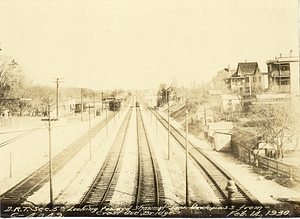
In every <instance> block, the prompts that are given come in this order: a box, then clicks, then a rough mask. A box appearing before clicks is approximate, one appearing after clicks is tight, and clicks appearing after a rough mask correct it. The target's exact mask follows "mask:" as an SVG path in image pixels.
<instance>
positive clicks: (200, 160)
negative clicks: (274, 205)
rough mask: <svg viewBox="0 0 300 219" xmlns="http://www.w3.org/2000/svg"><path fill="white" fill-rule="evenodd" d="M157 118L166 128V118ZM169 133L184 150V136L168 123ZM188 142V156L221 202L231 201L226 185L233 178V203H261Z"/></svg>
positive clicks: (159, 116)
mask: <svg viewBox="0 0 300 219" xmlns="http://www.w3.org/2000/svg"><path fill="white" fill-rule="evenodd" d="M146 107H147V108H148V109H149V110H150V111H151V112H152V113H153V114H154V115H155V116H156V113H154V110H153V109H152V108H151V107H149V106H148V105H146ZM157 116H158V120H159V121H160V123H161V124H162V125H163V126H164V127H165V128H166V129H167V128H168V122H167V120H166V119H165V118H164V117H163V116H161V115H160V114H159V113H157ZM170 134H171V135H172V136H173V137H174V139H175V140H176V141H177V142H178V143H179V145H181V146H182V147H183V149H184V150H185V137H184V135H183V134H181V133H180V131H178V130H177V129H176V128H175V127H174V126H172V125H170ZM188 143H189V156H190V157H191V158H192V159H193V160H194V161H195V162H196V163H197V164H198V166H199V167H200V169H201V173H202V175H203V176H204V177H205V179H206V180H207V182H208V183H209V184H210V185H211V187H212V189H213V190H214V192H215V194H216V195H217V196H218V197H219V199H220V201H221V203H223V204H228V203H231V201H230V200H229V197H228V192H227V191H226V186H227V183H228V181H229V180H233V181H234V182H235V184H236V187H237V191H236V192H235V199H234V203H236V204H251V205H261V203H260V202H259V201H258V200H257V199H256V198H255V197H254V196H253V195H252V194H251V193H250V192H249V191H248V190H247V189H246V188H245V187H244V186H243V185H242V184H241V183H240V182H239V181H238V180H237V179H235V178H234V177H233V176H232V175H231V174H230V173H229V172H228V171H226V170H225V169H223V168H222V167H221V166H220V165H218V164H217V163H216V162H215V161H214V160H213V159H212V158H210V157H209V156H208V155H207V154H205V153H204V152H203V151H202V150H201V149H200V148H198V147H196V146H195V145H194V144H192V143H191V142H190V141H189V142H188Z"/></svg>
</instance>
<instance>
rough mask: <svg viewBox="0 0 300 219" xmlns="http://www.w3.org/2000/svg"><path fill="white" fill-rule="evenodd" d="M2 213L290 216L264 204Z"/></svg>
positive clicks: (59, 208) (14, 214)
mask: <svg viewBox="0 0 300 219" xmlns="http://www.w3.org/2000/svg"><path fill="white" fill-rule="evenodd" d="M3 212H4V213H5V214H8V215H10V217H63V216H71V215H78V216H84V215H87V216H95V215H96V216H157V217H167V216H176V215H181V214H183V213H184V214H191V215H207V216H213V215H217V214H219V215H222V216H226V217H284V216H286V217H289V216H291V213H290V210H268V207H267V208H266V207H263V206H247V205H242V206H235V205H232V206H210V205H206V206H200V205H198V204H193V205H192V206H191V207H183V206H167V205H165V206H161V207H147V206H143V205H141V206H137V207H122V208H112V207H106V206H104V207H102V208H98V207H95V206H91V205H85V206H83V207H76V206H70V207H66V206H55V207H53V208H49V207H27V206H22V207H15V206H14V207H13V206H8V207H7V208H6V209H4V210H3Z"/></svg>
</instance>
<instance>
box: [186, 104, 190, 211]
mask: <svg viewBox="0 0 300 219" xmlns="http://www.w3.org/2000/svg"><path fill="white" fill-rule="evenodd" d="M188 114H189V112H188V110H186V111H185V127H186V128H185V129H186V130H185V131H186V136H185V152H186V153H185V160H186V161H185V162H186V163H185V179H186V180H185V182H186V184H185V196H186V197H185V198H186V199H185V200H186V207H189V181H188V154H189V148H188V143H189V141H188V132H189V122H188Z"/></svg>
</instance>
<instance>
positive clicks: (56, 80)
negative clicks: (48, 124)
mask: <svg viewBox="0 0 300 219" xmlns="http://www.w3.org/2000/svg"><path fill="white" fill-rule="evenodd" d="M53 79H55V81H54V83H56V117H57V118H58V85H59V83H64V81H59V80H64V78H53Z"/></svg>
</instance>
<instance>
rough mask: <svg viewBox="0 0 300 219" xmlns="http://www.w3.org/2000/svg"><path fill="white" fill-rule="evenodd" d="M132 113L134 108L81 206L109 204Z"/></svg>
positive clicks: (129, 112)
mask: <svg viewBox="0 0 300 219" xmlns="http://www.w3.org/2000/svg"><path fill="white" fill-rule="evenodd" d="M131 114H132V108H130V109H129V111H128V113H127V115H126V117H125V119H124V121H123V123H122V125H121V127H120V129H119V131H118V134H117V136H116V138H115V141H114V143H113V145H112V147H111V149H110V151H109V153H108V155H107V157H106V159H105V161H104V163H103V165H102V167H101V169H100V171H99V172H98V174H97V176H96V177H95V179H94V181H93V183H92V184H91V186H90V188H89V190H88V191H87V192H86V194H85V195H84V197H83V198H82V200H81V202H80V204H79V206H80V207H82V206H85V205H93V206H99V208H101V207H102V206H103V205H104V204H105V205H107V203H108V202H109V200H110V199H111V197H112V195H113V187H114V186H115V184H116V181H117V179H116V178H117V176H118V169H119V168H118V167H119V165H120V163H121V159H122V156H123V155H122V154H123V153H122V150H123V145H124V141H125V138H126V133H127V130H128V126H129V121H130V118H131Z"/></svg>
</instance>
